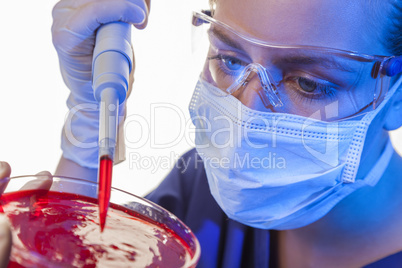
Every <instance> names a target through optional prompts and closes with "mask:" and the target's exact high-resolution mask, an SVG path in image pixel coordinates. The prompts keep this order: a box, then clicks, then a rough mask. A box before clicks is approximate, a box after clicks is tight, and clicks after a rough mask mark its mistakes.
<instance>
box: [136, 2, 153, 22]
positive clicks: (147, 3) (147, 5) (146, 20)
mask: <svg viewBox="0 0 402 268" xmlns="http://www.w3.org/2000/svg"><path fill="white" fill-rule="evenodd" d="M145 4H146V7H147V8H148V13H147V17H146V18H145V21H144V22H143V23H141V24H136V25H134V26H135V27H136V28H137V29H144V28H145V27H147V24H148V17H149V13H150V12H151V0H145Z"/></svg>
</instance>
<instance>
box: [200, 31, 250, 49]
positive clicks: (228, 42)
mask: <svg viewBox="0 0 402 268" xmlns="http://www.w3.org/2000/svg"><path fill="white" fill-rule="evenodd" d="M208 33H209V35H212V36H214V37H216V38H217V39H219V40H220V41H221V42H223V43H225V44H226V45H228V46H230V47H232V48H235V49H238V50H243V47H242V46H241V45H240V44H239V43H238V42H236V41H235V40H234V39H232V38H231V37H229V36H228V35H226V34H225V33H224V32H223V31H221V30H219V29H218V28H217V27H211V28H209V30H208Z"/></svg>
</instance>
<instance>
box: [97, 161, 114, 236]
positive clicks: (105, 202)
mask: <svg viewBox="0 0 402 268" xmlns="http://www.w3.org/2000/svg"><path fill="white" fill-rule="evenodd" d="M112 169H113V161H112V159H110V157H109V156H107V155H103V156H101V157H100V163H99V186H98V187H99V188H98V205H99V224H100V228H101V232H103V229H104V228H105V224H106V216H107V210H108V208H109V200H110V190H111V187H112Z"/></svg>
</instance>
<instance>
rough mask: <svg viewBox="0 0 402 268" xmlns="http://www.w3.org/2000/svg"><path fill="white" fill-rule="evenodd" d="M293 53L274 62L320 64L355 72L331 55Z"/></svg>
mask: <svg viewBox="0 0 402 268" xmlns="http://www.w3.org/2000/svg"><path fill="white" fill-rule="evenodd" d="M291 54H293V55H289V56H283V57H280V58H275V60H274V61H273V62H274V64H296V65H321V66H322V67H324V68H328V69H338V70H341V71H344V72H351V73H352V72H355V70H353V69H352V68H348V67H350V66H348V64H347V63H346V62H345V63H340V62H339V61H337V60H335V59H334V58H333V57H326V56H318V55H303V54H300V55H295V54H294V53H291Z"/></svg>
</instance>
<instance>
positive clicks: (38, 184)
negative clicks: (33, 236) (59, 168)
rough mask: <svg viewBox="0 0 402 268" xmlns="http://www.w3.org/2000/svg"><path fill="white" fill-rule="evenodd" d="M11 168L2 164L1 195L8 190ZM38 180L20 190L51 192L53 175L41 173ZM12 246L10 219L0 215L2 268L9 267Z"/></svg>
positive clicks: (0, 166) (0, 165)
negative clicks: (33, 189)
mask: <svg viewBox="0 0 402 268" xmlns="http://www.w3.org/2000/svg"><path fill="white" fill-rule="evenodd" d="M10 174H11V168H10V165H9V164H8V163H6V162H0V195H1V194H2V193H3V192H4V190H5V189H6V188H7V185H8V182H9V181H10ZM36 175H37V180H36V179H35V180H32V181H30V182H28V183H27V184H25V185H23V186H22V187H21V189H20V190H24V189H32V188H35V189H43V190H49V189H50V187H51V186H52V183H53V179H52V174H51V173H50V172H48V171H42V172H39V173H38V174H36ZM11 246H12V236H11V227H10V222H9V220H8V218H7V217H6V216H5V215H4V214H1V213H0V267H7V264H8V262H9V259H10V253H11Z"/></svg>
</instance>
